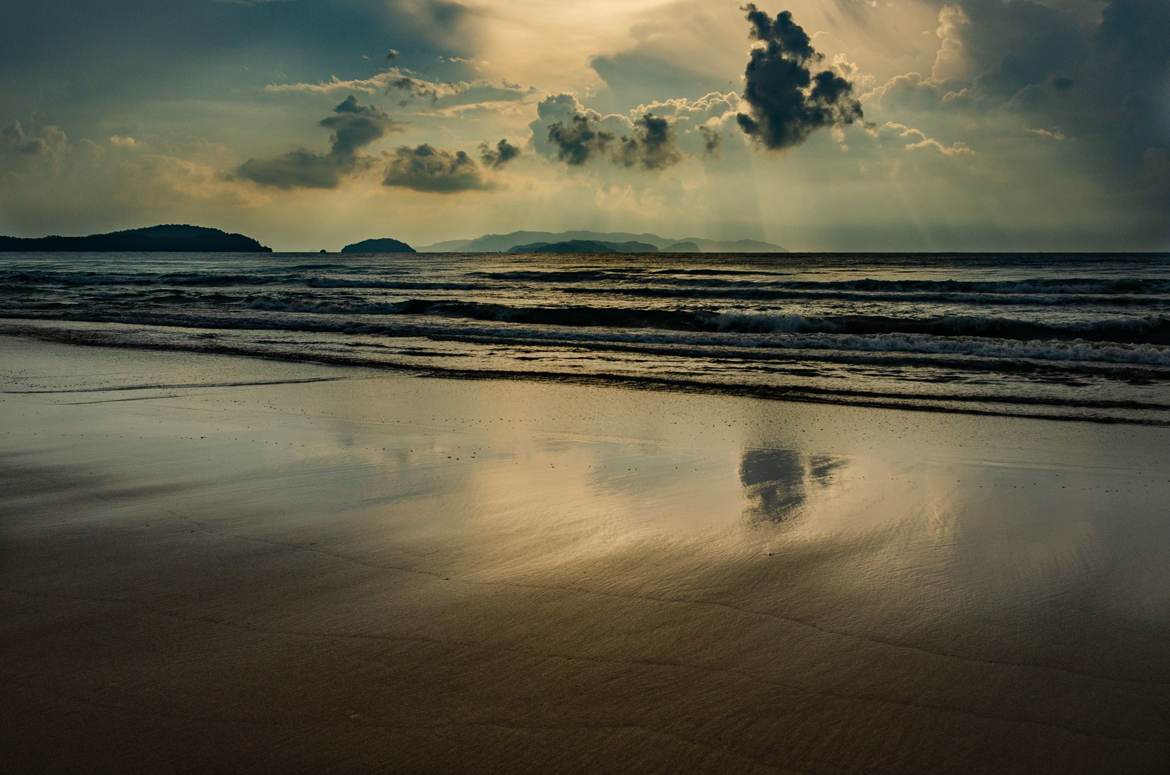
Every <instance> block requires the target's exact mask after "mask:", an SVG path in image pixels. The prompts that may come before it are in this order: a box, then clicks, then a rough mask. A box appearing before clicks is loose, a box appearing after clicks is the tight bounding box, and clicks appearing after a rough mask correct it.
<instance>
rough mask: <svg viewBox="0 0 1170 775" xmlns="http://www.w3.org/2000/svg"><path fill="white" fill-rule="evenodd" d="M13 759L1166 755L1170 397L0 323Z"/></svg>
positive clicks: (914, 760)
mask: <svg viewBox="0 0 1170 775" xmlns="http://www.w3.org/2000/svg"><path fill="white" fill-rule="evenodd" d="M0 390H3V393H0V688H2V692H3V696H4V700H3V703H2V707H3V714H2V715H3V718H2V723H0V759H2V760H3V761H4V762H5V763H6V764H5V766H4V769H5V770H6V771H9V772H29V771H51V772H65V771H73V772H77V771H118V772H135V771H138V772H167V771H190V772H196V771H198V772H222V771H231V770H257V771H265V772H315V773H316V772H350V771H370V770H386V771H396V772H447V771H475V772H493V771H519V772H537V771H539V772H548V771H566V772H585V771H589V772H679V771H709V772H755V771H759V772H859V771H878V772H906V773H940V772H994V773H1041V772H1051V773H1077V772H1115V773H1121V772H1125V773H1158V772H1166V771H1168V770H1170V560H1168V557H1170V454H1167V453H1168V452H1170V429H1165V428H1148V427H1138V426H1121V425H1103V424H1090V423H1079V422H1051V421H1041V420H1022V419H1008V418H986V417H962V416H948V415H943V414H930V413H914V412H904V411H894V410H882V409H872V408H850V407H833V406H823V405H805V404H798V403H783V402H770V401H762V400H756V399H748V398H731V397H719V396H710V395H685V394H672V393H666V392H655V391H635V390H625V389H619V388H602V387H597V388H592V387H582V386H578V385H557V384H538V383H526V382H520V381H491V380H465V381H458V380H439V379H423V378H416V377H410V376H404V375H389V374H386V373H379V372H377V371H372V370H359V369H347V368H335V367H325V366H313V365H294V364H287V363H276V362H270V361H262V360H249V359H242V358H231V357H222V356H212V355H193V354H172V353H162V352H146V351H133V350H118V349H103V348H80V347H73V346H67V345H59V344H47V343H43V342H36V341H32V340H22V339H12V338H2V339H0Z"/></svg>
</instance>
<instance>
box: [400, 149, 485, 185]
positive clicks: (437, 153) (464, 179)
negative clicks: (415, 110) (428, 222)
mask: <svg viewBox="0 0 1170 775" xmlns="http://www.w3.org/2000/svg"><path fill="white" fill-rule="evenodd" d="M382 184H383V185H385V186H390V187H394V188H409V189H411V190H412V191H424V192H428V193H435V194H454V193H458V192H460V191H476V190H482V189H486V188H490V186H489V185H488V184H487V182H485V181H484V179H483V175H482V174H481V172H480V168H479V165H478V164H476V163H475V160H474V159H472V158H471V157H470V156H468V155H467V154H466V153H465V152H463V151H454V152H452V151H445V150H442V149H439V148H434V147H432V146H430V145H427V144H425V143H424V144H423V145H419V146H416V147H414V148H411V147H409V146H405V145H404V146H401V147H399V148H398V149H397V150H396V151H395V152H394V153H393V154H392V155H391V157H390V161H389V163H388V164H387V165H386V175H385V177H384V178H383V179H382Z"/></svg>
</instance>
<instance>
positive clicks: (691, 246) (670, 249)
mask: <svg viewBox="0 0 1170 775" xmlns="http://www.w3.org/2000/svg"><path fill="white" fill-rule="evenodd" d="M662 252H663V253H702V252H703V251H702V250H701V249H700V248H699V246H698V244H696V243H694V242H691V241H690V240H687V241H685V242H675V243H673V244H671V245H667V246H666V247H664V248H663V249H662Z"/></svg>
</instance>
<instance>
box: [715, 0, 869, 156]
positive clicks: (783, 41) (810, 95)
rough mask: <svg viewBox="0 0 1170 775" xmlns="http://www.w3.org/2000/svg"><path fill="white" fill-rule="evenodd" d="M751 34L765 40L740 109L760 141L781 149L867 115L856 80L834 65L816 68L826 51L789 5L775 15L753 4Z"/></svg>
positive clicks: (743, 123) (744, 125)
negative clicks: (816, 46) (743, 107)
mask: <svg viewBox="0 0 1170 775" xmlns="http://www.w3.org/2000/svg"><path fill="white" fill-rule="evenodd" d="M744 10H745V11H747V20H748V22H749V23H750V24H751V35H752V37H753V38H755V39H756V40H757V41H760V42H762V43H763V44H764V45H762V46H757V47H755V48H753V49H752V52H751V56H750V59H749V61H748V65H747V70H746V71H745V73H744V78H745V81H746V85H745V87H744V93H743V99H744V102H745V103H747V106H748V110H747V112H746V113H742V112H741V113H739V114H738V115H737V120H738V122H739V126H740V128H741V129H742V130H743V131H744V133H745V134H747V135H749V136H750V137H752V138H753V139H755V140H756V141H757V142H759V144H760V145H762V146H763V147H765V148H767V149H770V150H780V149H784V148H790V147H792V146H794V145H799V144H800V143H802V142H804V140H805V139H806V138H807V137H808V136H809V134H811V133H812V132H814V131H815V130H817V129H820V128H823V127H842V126H845V125H848V124H852V123H855V122H860V121H862V119H863V116H862V110H861V103H860V102H859V101H858V100H857V99H856V98H855V97H854V96H853V85H852V84H851V83H850V82H849V81H848V80H846V79H845V78H843V77H841V76H840V75H838V74H837V73H835V72H833V70H831V69H828V70H821V71H820V72H816V73H814V72H813V68H814V67H815V66H816V65H817V63H819V62H820V61H821V60H822V59H823V58H824V57H823V56H822V55H821V54H819V53H817V51H816V50H815V49H813V46H812V41H811V40H810V39H809V36H808V35H807V34H806V33H805V31H804V29H803V28H802V27H801V26H800V25H799V24H797V23H796V22H795V21H793V19H792V14H791V13H790V12H788V11H781V12H780V13H779V14H778V15H777V16H776V18H775V19H774V20H773V19H772V18H771V17H770V16H768V14H766V13H764V12H763V11H761V10H759V9H758V8H756V6H755V5H754V4H750V3H749V4H748V5H747V6H745V8H744Z"/></svg>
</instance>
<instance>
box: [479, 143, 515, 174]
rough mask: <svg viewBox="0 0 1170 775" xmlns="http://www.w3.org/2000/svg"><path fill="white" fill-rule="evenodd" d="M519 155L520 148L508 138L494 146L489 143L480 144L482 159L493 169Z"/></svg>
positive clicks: (480, 156) (486, 165) (485, 164)
mask: <svg viewBox="0 0 1170 775" xmlns="http://www.w3.org/2000/svg"><path fill="white" fill-rule="evenodd" d="M519 155H520V149H519V148H517V147H516V146H514V145H512V144H511V143H510V142H508V140H507V138H504V139H501V140H500V141H499V142H498V143H496V145H495V147H494V148H493V147H492V146H490V145H488V144H487V143H480V146H479V158H480V160H481V161H483V164H484V166H485V167H491V168H492V169H497V170H498V169H500V168H501V167H503V166H505V165H506V164H507V163H508V162H510V161H512V160H513V159H515V158H516V157H517V156H519Z"/></svg>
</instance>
